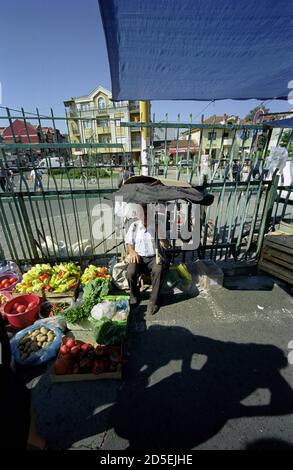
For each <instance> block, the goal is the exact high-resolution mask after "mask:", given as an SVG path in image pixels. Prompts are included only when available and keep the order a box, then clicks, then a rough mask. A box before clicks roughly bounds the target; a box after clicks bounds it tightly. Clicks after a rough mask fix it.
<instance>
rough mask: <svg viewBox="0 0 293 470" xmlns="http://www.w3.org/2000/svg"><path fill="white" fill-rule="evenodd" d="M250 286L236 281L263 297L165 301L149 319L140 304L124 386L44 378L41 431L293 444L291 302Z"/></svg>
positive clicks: (37, 397)
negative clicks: (56, 380) (64, 381)
mask: <svg viewBox="0 0 293 470" xmlns="http://www.w3.org/2000/svg"><path fill="white" fill-rule="evenodd" d="M250 281H251V280H250ZM252 281H253V280H252ZM254 281H255V282H250V283H246V282H245V278H242V279H239V282H240V283H239V287H240V288H242V289H243V288H244V289H245V288H246V287H245V286H249V288H250V289H257V290H230V289H228V288H223V289H219V290H213V291H201V292H200V293H199V295H198V296H197V297H195V298H189V299H186V298H184V295H183V294H181V293H175V294H174V295H165V298H164V300H165V302H167V303H169V305H165V306H164V307H162V308H161V310H160V311H159V313H158V314H157V315H156V316H155V317H154V318H153V319H152V320H151V321H148V320H147V321H145V319H144V312H145V310H146V300H144V301H143V303H142V305H141V307H140V309H139V310H138V311H137V312H136V314H135V316H134V317H133V318H132V319H131V328H132V333H131V336H130V349H129V352H130V356H129V362H128V364H127V365H126V366H125V369H124V373H123V376H124V379H123V381H122V382H118V383H117V382H115V381H110V382H106V381H101V382H99V381H97V382H89V383H75V384H52V383H51V381H50V377H49V375H48V373H46V374H43V375H41V376H39V377H37V378H35V379H33V380H32V381H31V382H30V386H31V387H32V395H33V402H34V406H35V408H36V413H37V420H38V424H39V426H40V430H41V432H42V433H43V435H44V436H45V437H46V438H47V439H48V441H49V443H50V445H51V446H52V447H54V448H58V449H60V448H69V447H73V448H76V449H85V448H90V449H104V450H110V449H127V448H129V447H130V448H132V449H146V450H153V451H154V450H157V449H159V450H162V449H164V448H168V449H169V450H170V449H172V450H173V451H175V450H176V449H182V448H185V449H193V448H195V449H247V448H255V447H256V448H266V447H268V446H270V447H271V446H274V447H283V448H286V447H289V446H292V447H293V414H292V413H293V365H289V364H288V358H287V356H288V352H289V350H288V343H289V341H290V340H293V299H292V298H291V297H290V295H289V294H288V293H287V292H286V291H285V290H284V289H283V288H282V287H281V286H279V285H276V284H275V285H273V283H272V282H271V281H270V279H264V278H259V279H257V278H255V279H254ZM256 281H257V282H256ZM263 281H266V282H263ZM235 287H237V286H235V283H234V285H233V289H235ZM263 289H268V290H263ZM270 289H271V290H270Z"/></svg>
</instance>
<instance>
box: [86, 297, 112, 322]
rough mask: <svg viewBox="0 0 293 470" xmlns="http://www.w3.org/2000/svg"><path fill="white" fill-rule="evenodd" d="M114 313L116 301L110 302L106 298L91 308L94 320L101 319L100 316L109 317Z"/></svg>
mask: <svg viewBox="0 0 293 470" xmlns="http://www.w3.org/2000/svg"><path fill="white" fill-rule="evenodd" d="M115 313H116V302H110V301H109V300H106V301H104V302H100V303H98V304H97V305H95V306H94V307H93V308H92V310H91V316H92V317H93V318H94V319H95V320H101V318H109V319H111V318H112V317H113V316H114V315H115Z"/></svg>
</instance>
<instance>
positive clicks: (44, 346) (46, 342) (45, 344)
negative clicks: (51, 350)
mask: <svg viewBox="0 0 293 470" xmlns="http://www.w3.org/2000/svg"><path fill="white" fill-rule="evenodd" d="M49 344H50V343H48V341H44V342H43V344H42V347H43V348H46V347H47V346H49Z"/></svg>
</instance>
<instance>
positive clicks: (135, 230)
mask: <svg viewBox="0 0 293 470" xmlns="http://www.w3.org/2000/svg"><path fill="white" fill-rule="evenodd" d="M125 243H127V244H128V245H133V246H134V249H135V251H136V253H137V254H138V255H139V256H154V255H155V253H156V252H155V239H154V234H152V233H151V232H150V231H147V229H146V228H145V226H144V224H143V223H142V222H141V221H135V222H133V223H132V224H131V225H130V227H129V229H128V231H127V234H126V237H125Z"/></svg>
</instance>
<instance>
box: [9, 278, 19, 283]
mask: <svg viewBox="0 0 293 470" xmlns="http://www.w3.org/2000/svg"><path fill="white" fill-rule="evenodd" d="M9 282H10V284H14V283H15V282H17V277H11V278H10V279H9Z"/></svg>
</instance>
